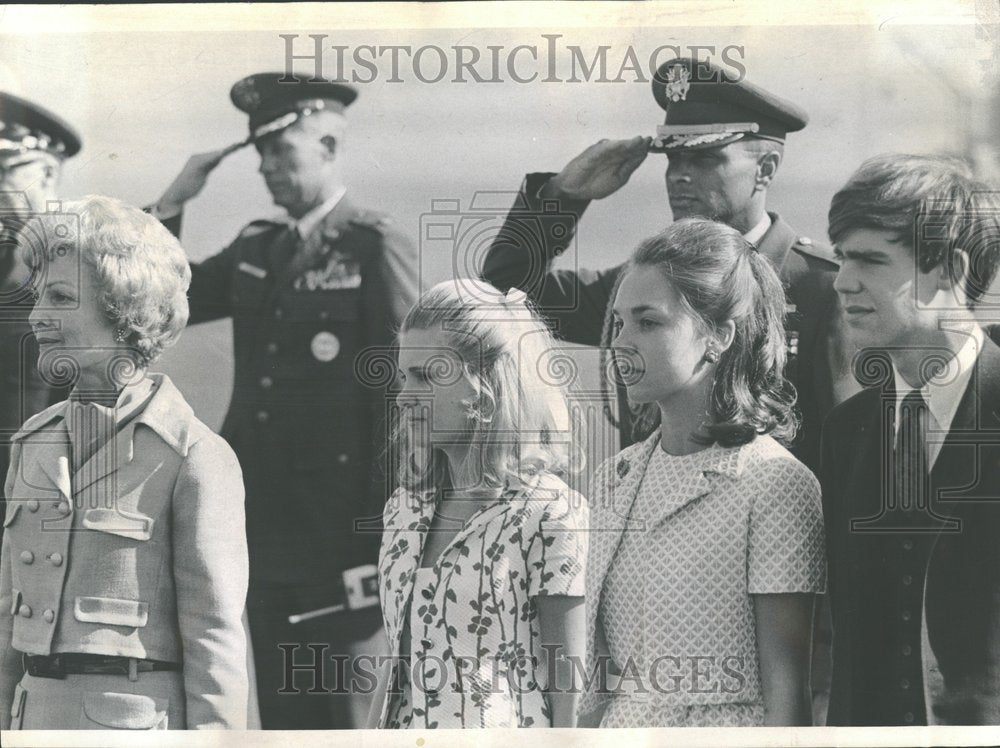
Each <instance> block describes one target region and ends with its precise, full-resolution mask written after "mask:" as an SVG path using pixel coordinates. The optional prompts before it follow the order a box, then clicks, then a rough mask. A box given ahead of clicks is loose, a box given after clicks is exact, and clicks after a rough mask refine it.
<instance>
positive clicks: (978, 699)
mask: <svg viewBox="0 0 1000 748" xmlns="http://www.w3.org/2000/svg"><path fill="white" fill-rule="evenodd" d="M876 368H879V369H881V371H882V372H885V373H886V377H885V381H886V383H887V386H886V388H885V389H884V388H883V387H882V386H877V385H876V386H872V387H870V388H868V389H865V390H864V391H862V392H861V393H859V394H857V395H855V396H854V397H852V398H850V399H849V400H847V401H845V402H844V403H842V404H841V405H839V406H838V407H837V408H835V409H834V410H833V411H832V412H831V413H830V416H829V418H828V419H827V422H826V425H825V427H824V430H823V448H822V470H821V480H822V483H823V502H824V513H825V521H826V528H827V549H828V554H829V595H830V601H831V606H832V611H833V629H834V633H833V652H834V655H833V658H834V659H833V683H832V687H831V695H830V710H829V717H828V724H831V725H851V724H857V723H858V714H859V713H860V710H861V708H862V705H859V704H857V703H856V699H857V693H856V692H857V689H858V688H859V686H860V685H862V684H861V682H860V681H861V680H863V679H864V678H865V677H866V676H863V675H862V672H863V671H864V669H865V662H866V659H865V658H866V657H870V652H871V647H872V646H874V643H873V642H872V641H869V640H867V639H866V637H865V636H864V635H863V632H861V631H858V630H856V629H857V615H856V612H857V611H859V610H864V606H865V605H866V604H868V603H866V600H868V601H870V600H871V590H872V589H873V586H874V582H873V578H874V577H873V575H877V574H878V573H879V571H880V569H879V568H878V567H877V566H876V567H875V568H866V567H868V566H869V565H870V564H868V563H865V562H863V558H864V548H863V545H862V544H863V542H864V539H863V538H862V537H860V536H859V534H858V533H857V532H856V531H855V532H852V530H851V524H850V521H851V519H852V518H855V519H860V518H867V517H872V516H875V515H877V514H878V512H879V508H880V507H881V491H882V485H883V480H882V478H883V475H884V467H883V465H882V454H883V453H884V444H883V437H882V434H883V433H886V438H888V437H889V435H891V434H892V428H893V425H892V422H888V424H887V425H883V415H882V413H883V407H882V400H883V399H884V398H886V397H893V395H891V387H892V386H893V385H892V372H891V368H890V367H888V364H887V361H885V360H884V359H883V364H882V365H881V366H879V367H876ZM869 371H874V369H869ZM890 417H891V413H889V414H887V415H886V416H885V418H890ZM888 448H889V449H891V445H890V446H889V447H888ZM931 487H932V498H931V508H932V509H933V511H935V512H937V513H939V514H941V515H943V516H946V517H948V518H949V519H952V520H957V521H958V522H960V531H941V532H939V533H936V534H933V535H932V545H931V550H930V555H929V558H928V562H927V567H926V574H927V577H926V585H925V593H924V598H923V607H924V610H923V613H924V615H925V616H926V625H927V628H926V639H925V642H926V645H925V647H924V651H922V653H921V655H922V667H923V675H924V683H925V685H926V688H925V692H926V693H927V694H928V696H929V698H928V703H927V712H928V714H927V719H928V723H929V724H934V723H938V724H994V725H995V724H1000V348H998V347H997V346H996V345H995V344H993V343H992V342H990V341H989V340H988V339H987V340H986V342H985V343H984V348H983V351H982V352H981V353H980V356H979V359H978V361H977V363H976V369H975V372H974V374H973V376H972V379H971V380H970V383H969V385H968V388H967V389H966V392H965V394H964V396H963V397H962V400H961V402H960V404H959V407H958V410H957V412H956V414H955V418H954V420H953V422H952V425H951V428H950V430H949V432H948V434H947V435H946V436H945V437H944V443H943V445H942V448H941V452H940V454H939V455H938V458H937V460H936V462H935V463H934V467H933V470H932V473H931ZM886 625H890V623H889V622H886ZM866 653H868V654H866Z"/></svg>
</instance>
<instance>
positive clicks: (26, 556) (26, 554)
mask: <svg viewBox="0 0 1000 748" xmlns="http://www.w3.org/2000/svg"><path fill="white" fill-rule="evenodd" d="M34 560H35V554H34V553H32V552H31V551H21V563H22V564H30V563H32V562H33V561H34Z"/></svg>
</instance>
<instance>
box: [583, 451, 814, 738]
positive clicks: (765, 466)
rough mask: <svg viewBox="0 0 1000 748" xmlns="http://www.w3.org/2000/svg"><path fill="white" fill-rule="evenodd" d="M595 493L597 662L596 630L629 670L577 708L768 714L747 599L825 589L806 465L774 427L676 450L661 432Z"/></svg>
mask: <svg viewBox="0 0 1000 748" xmlns="http://www.w3.org/2000/svg"><path fill="white" fill-rule="evenodd" d="M595 490H596V492H597V493H596V495H595V501H594V504H593V505H592V518H591V522H592V527H593V528H594V532H593V533H592V536H593V539H594V540H593V543H594V545H593V547H592V549H591V559H590V566H589V568H588V572H587V576H588V579H587V603H588V629H589V630H588V634H589V635H590V637H591V642H592V645H591V658H590V661H589V663H590V666H591V667H593V665H594V662H595V660H594V659H593V654H594V648H593V647H594V644H593V642H594V641H595V637H596V632H597V628H598V627H599V628H600V629H601V630H602V632H603V634H604V637H605V640H606V642H607V646H608V649H609V651H610V654H611V658H612V661H613V662H614V663H615V665H616V666H617V667H618V668H621V669H623V670H624V672H625V678H624V679H623V681H622V682H621V684H620V686H619V685H617V684H616V683H615V679H614V678H612V679H611V681H609V684H610V686H609V688H607V689H605V691H604V692H603V693H601V692H598V691H597V690H594V689H592V690H590V691H589V692H588V693H587V694H585V696H584V698H583V700H582V701H581V707H580V711H581V712H585V711H589V710H590V709H592V708H593V707H594V706H596V704H597V703H599V702H600V701H603V700H609V703H608V704H607V708H606V710H605V712H604V717H603V720H602V725H601V726H602V727H671V726H676V727H699V726H754V725H761V724H763V720H764V703H763V694H762V690H761V682H760V670H759V661H758V654H757V640H756V627H755V619H754V611H753V602H752V598H751V596H752V595H755V594H767V593H786V592H803V593H821V592H823V591H824V589H825V578H826V568H825V560H824V542H823V518H822V509H821V504H820V491H819V485H818V483H817V481H816V479H815V478H814V477H813V475H812V473H811V472H809V470H808V469H807V468H806V467H805V466H804V465H802V463H800V462H799V461H797V460H796V459H795V458H794V457H792V455H791V454H790V453H789V452H788V451H787V450H785V449H784V447H782V446H781V445H779V444H778V443H777V442H775V441H774V440H773V439H772V438H770V437H766V436H765V437H758V438H757V439H756V440H755V441H753V442H751V443H750V444H746V445H743V446H742V447H730V448H727V447H720V446H717V445H716V446H712V447H709V448H708V449H705V450H702V451H700V452H696V453H694V454H690V455H684V456H676V455H670V454H667V453H666V452H664V451H663V450H662V449H660V448H659V436H658V435H654V436H653V437H651V438H650V440H647V441H646V442H644V443H641V444H636V445H633V446H632V447H629V448H628V449H626V450H624V451H623V452H622V453H620V454H619V455H617V456H616V457H614V458H612V459H611V460H609V461H608V462H607V463H605V465H604V466H602V468H601V469H600V470H599V471H598V481H597V484H596V486H595ZM599 529H603V530H605V532H597V530H599Z"/></svg>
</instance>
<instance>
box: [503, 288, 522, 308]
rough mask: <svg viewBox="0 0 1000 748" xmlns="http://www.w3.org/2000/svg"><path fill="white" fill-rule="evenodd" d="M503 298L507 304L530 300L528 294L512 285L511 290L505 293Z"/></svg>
mask: <svg viewBox="0 0 1000 748" xmlns="http://www.w3.org/2000/svg"><path fill="white" fill-rule="evenodd" d="M503 300H504V303H506V304H524V303H525V302H527V300H528V294H526V293H525V292H524V291H522V290H521V289H520V288H515V287H514V286H511V287H510V290H508V291H507V293H506V294H505V295H504V297H503Z"/></svg>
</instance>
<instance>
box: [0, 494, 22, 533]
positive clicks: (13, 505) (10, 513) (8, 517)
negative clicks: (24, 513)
mask: <svg viewBox="0 0 1000 748" xmlns="http://www.w3.org/2000/svg"><path fill="white" fill-rule="evenodd" d="M22 503H23V502H22V501H19V500H14V501H10V500H8V501H7V512H6V514H4V516H3V526H4V527H8V526H10V524H11V523H12V522H13V521H14V517H16V516H17V513H18V512H19V511H21V504H22Z"/></svg>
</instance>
